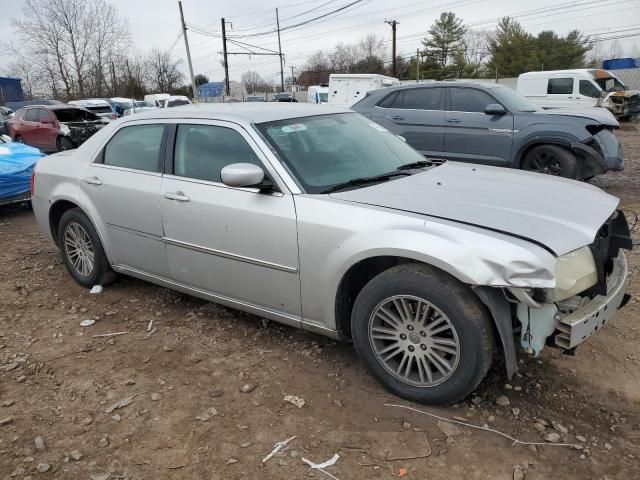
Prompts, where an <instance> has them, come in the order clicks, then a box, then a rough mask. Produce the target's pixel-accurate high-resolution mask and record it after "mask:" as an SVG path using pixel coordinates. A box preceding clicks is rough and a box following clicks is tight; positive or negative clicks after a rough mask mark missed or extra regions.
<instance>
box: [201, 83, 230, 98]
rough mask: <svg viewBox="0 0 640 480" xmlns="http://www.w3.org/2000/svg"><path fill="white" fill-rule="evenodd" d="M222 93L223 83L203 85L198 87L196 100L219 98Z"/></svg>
mask: <svg viewBox="0 0 640 480" xmlns="http://www.w3.org/2000/svg"><path fill="white" fill-rule="evenodd" d="M223 91H224V82H209V83H203V84H202V85H200V86H199V87H198V98H208V97H219V96H220V95H222V92H223Z"/></svg>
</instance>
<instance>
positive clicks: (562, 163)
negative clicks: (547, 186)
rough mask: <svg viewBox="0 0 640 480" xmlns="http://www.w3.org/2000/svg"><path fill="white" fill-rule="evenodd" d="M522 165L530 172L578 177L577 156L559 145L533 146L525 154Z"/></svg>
mask: <svg viewBox="0 0 640 480" xmlns="http://www.w3.org/2000/svg"><path fill="white" fill-rule="evenodd" d="M521 167H522V169H523V170H528V171H530V172H538V173H546V174H547V175H555V176H558V177H565V178H572V179H574V180H575V179H576V178H577V177H578V163H577V161H576V156H575V155H574V154H573V153H571V152H570V151H568V150H566V149H564V148H562V147H559V146H558V145H538V146H536V147H533V148H532V149H531V150H529V151H528V152H527V153H526V154H525V155H524V157H523V159H522V165H521Z"/></svg>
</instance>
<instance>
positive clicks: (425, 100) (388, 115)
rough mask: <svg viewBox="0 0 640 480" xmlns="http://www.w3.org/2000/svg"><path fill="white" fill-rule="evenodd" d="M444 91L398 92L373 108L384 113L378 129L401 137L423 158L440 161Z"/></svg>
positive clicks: (410, 90) (419, 90)
mask: <svg viewBox="0 0 640 480" xmlns="http://www.w3.org/2000/svg"><path fill="white" fill-rule="evenodd" d="M444 92H445V89H444V88H441V87H438V88H434V87H422V88H410V89H406V90H404V89H403V90H400V91H398V92H396V93H393V94H391V96H390V97H386V98H385V99H383V100H382V101H381V102H380V103H379V104H378V105H377V106H376V107H377V108H379V109H381V110H382V111H383V112H384V117H383V121H382V126H384V127H385V128H386V129H387V130H390V131H392V132H393V133H395V134H396V135H400V136H402V137H403V138H404V139H405V140H406V141H407V143H408V144H409V145H411V146H412V147H413V148H415V149H416V150H418V151H419V152H420V153H422V154H423V155H424V156H425V157H431V158H441V157H442V154H443V150H444V135H445V127H444Z"/></svg>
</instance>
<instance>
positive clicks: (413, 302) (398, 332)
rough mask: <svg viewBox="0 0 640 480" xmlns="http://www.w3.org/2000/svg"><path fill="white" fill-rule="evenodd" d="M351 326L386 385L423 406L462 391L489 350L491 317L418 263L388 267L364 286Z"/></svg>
mask: <svg viewBox="0 0 640 480" xmlns="http://www.w3.org/2000/svg"><path fill="white" fill-rule="evenodd" d="M351 332H352V337H353V342H354V345H355V348H356V351H357V352H358V355H359V356H360V358H361V359H362V361H363V362H364V364H365V365H366V367H367V368H368V369H369V371H370V372H371V374H372V375H373V376H374V377H375V378H376V379H377V380H378V381H379V382H380V383H382V385H383V386H384V387H385V388H386V389H387V390H389V391H390V392H392V393H394V394H396V395H398V396H400V397H402V398H405V399H407V400H410V401H413V402H418V403H423V404H429V405H450V404H453V403H456V402H458V401H460V400H462V399H464V398H465V397H466V396H467V395H469V393H471V392H472V391H473V390H474V389H475V388H476V387H477V386H478V384H479V383H480V382H481V381H482V379H483V378H484V377H485V375H486V374H487V372H488V370H489V367H490V366H491V360H492V357H493V351H494V337H493V331H492V326H491V321H490V319H489V317H488V315H487V313H486V311H485V309H484V308H483V307H482V306H481V304H480V302H479V301H478V300H477V299H476V298H475V297H474V295H473V292H471V290H470V289H469V288H468V287H466V286H465V285H463V284H461V283H460V282H458V281H457V280H455V279H454V278H452V277H450V276H449V275H447V274H445V273H443V272H441V271H439V270H436V269H435V268H432V267H429V266H427V265H420V264H406V265H400V266H397V267H393V268H390V269H389V270H386V271H384V272H382V273H381V274H379V275H378V276H376V277H374V278H373V279H372V280H371V281H370V282H369V283H368V284H367V285H365V287H364V288H363V289H362V290H361V291H360V293H359V294H358V297H357V298H356V301H355V304H354V307H353V311H352V314H351Z"/></svg>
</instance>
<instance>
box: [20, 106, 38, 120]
mask: <svg viewBox="0 0 640 480" xmlns="http://www.w3.org/2000/svg"><path fill="white" fill-rule="evenodd" d="M38 110H39V109H38V108H30V109H29V110H27V113H25V114H24V115H23V118H24V120H26V121H27V122H37V121H38V117H39V114H38Z"/></svg>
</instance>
